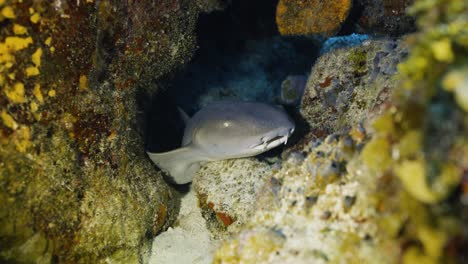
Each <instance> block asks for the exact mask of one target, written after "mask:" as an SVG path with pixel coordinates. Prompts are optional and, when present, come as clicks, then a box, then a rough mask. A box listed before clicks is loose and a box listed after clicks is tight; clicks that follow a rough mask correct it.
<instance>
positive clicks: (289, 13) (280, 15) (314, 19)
mask: <svg viewBox="0 0 468 264" xmlns="http://www.w3.org/2000/svg"><path fill="white" fill-rule="evenodd" d="M351 6H352V1H350V0H333V1H301V0H280V1H279V2H278V6H277V9H276V24H277V25H278V30H279V32H280V34H281V35H311V34H322V35H325V36H330V35H333V34H334V33H336V32H338V31H339V30H340V28H341V25H342V24H343V22H344V21H345V19H346V18H347V17H348V14H349V11H350V9H351Z"/></svg>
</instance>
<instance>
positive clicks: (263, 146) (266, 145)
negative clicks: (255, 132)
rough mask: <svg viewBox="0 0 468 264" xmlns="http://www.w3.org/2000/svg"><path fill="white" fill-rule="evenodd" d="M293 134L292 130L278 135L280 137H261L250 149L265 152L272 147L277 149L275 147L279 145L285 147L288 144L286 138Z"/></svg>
mask: <svg viewBox="0 0 468 264" xmlns="http://www.w3.org/2000/svg"><path fill="white" fill-rule="evenodd" d="M293 132H294V128H292V129H290V130H289V131H286V133H283V134H280V135H278V134H276V135H275V134H273V135H270V136H263V137H262V138H261V139H260V142H259V143H257V144H254V145H252V146H250V148H251V149H255V150H261V151H265V150H269V149H272V148H274V147H277V146H279V145H281V144H285V145H286V144H287V143H288V138H289V137H290V136H291V134H292V133H293Z"/></svg>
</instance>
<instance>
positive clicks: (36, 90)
mask: <svg viewBox="0 0 468 264" xmlns="http://www.w3.org/2000/svg"><path fill="white" fill-rule="evenodd" d="M33 94H34V97H36V99H37V100H38V101H39V103H43V102H44V97H43V96H42V92H41V85H39V84H37V83H36V84H35V85H34V90H33Z"/></svg>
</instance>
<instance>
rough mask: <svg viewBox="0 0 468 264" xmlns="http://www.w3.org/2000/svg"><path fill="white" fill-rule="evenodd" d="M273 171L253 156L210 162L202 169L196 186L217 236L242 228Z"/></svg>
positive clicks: (201, 203)
mask: <svg viewBox="0 0 468 264" xmlns="http://www.w3.org/2000/svg"><path fill="white" fill-rule="evenodd" d="M271 171H272V170H271V168H270V165H268V164H267V163H265V162H261V161H258V160H256V159H254V158H248V159H232V160H223V161H216V162H210V163H207V164H206V165H204V166H203V167H202V168H201V169H200V171H199V172H198V173H197V176H196V177H195V179H194V181H193V188H194V190H195V192H196V193H197V196H198V200H199V203H200V207H201V208H202V212H203V215H204V217H205V218H206V219H207V222H208V227H209V229H210V231H211V232H212V234H213V235H214V237H224V236H226V234H229V233H235V232H237V231H239V230H240V228H241V227H242V226H243V224H244V223H245V222H246V221H247V219H249V217H250V216H251V215H252V213H253V210H254V205H255V201H256V198H257V195H258V193H259V192H260V186H262V185H263V184H264V183H265V182H266V181H267V180H269V175H270V174H271Z"/></svg>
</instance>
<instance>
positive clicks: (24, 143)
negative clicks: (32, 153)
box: [15, 126, 32, 153]
mask: <svg viewBox="0 0 468 264" xmlns="http://www.w3.org/2000/svg"><path fill="white" fill-rule="evenodd" d="M16 133H17V134H16V136H17V138H15V146H16V150H18V151H19V152H22V153H24V152H26V150H27V148H28V147H29V146H31V144H32V143H31V141H30V139H31V132H30V130H29V128H28V127H27V126H21V127H20V129H18V130H17V132H16Z"/></svg>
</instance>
